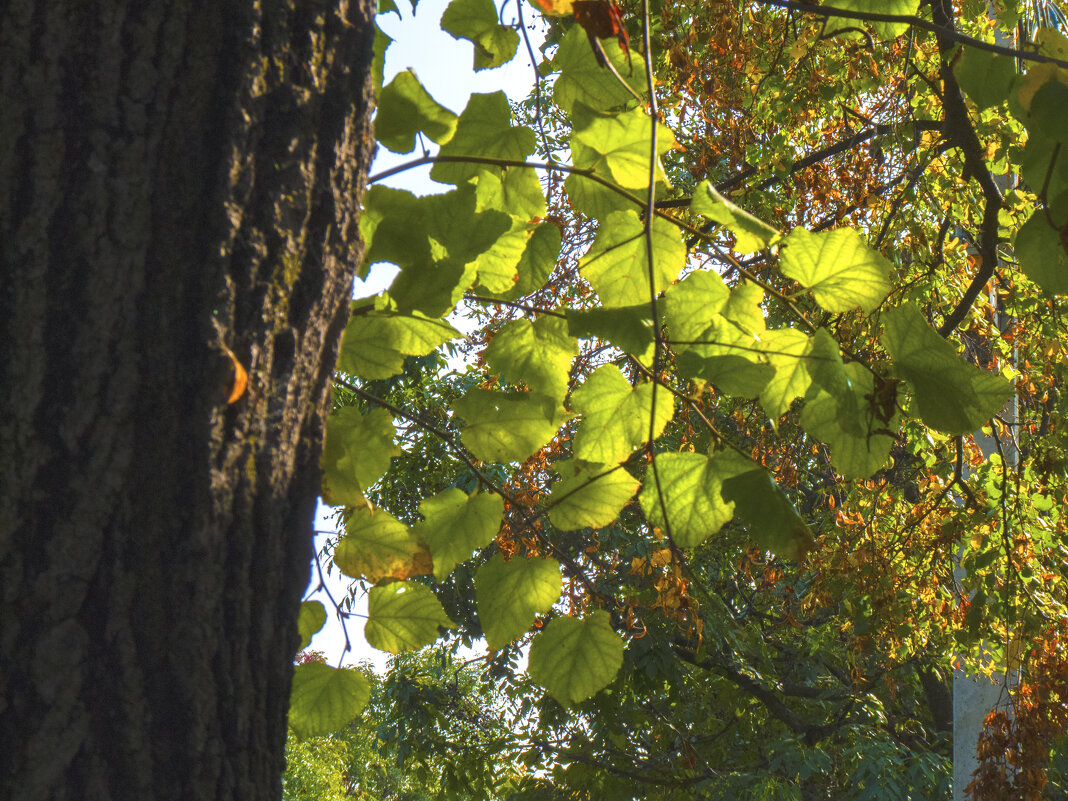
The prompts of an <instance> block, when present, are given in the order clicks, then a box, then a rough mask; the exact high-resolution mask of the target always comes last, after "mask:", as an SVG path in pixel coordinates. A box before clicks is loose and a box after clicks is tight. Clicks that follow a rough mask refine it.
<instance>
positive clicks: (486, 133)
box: [430, 92, 534, 184]
mask: <svg viewBox="0 0 1068 801" xmlns="http://www.w3.org/2000/svg"><path fill="white" fill-rule="evenodd" d="M511 119H512V117H511V109H510V107H509V106H508V98H507V97H506V96H505V94H504V92H494V93H493V94H485V95H483V94H473V95H471V99H470V100H469V101H468V102H467V108H465V109H464V112H463V114H461V115H460V120H459V122H458V123H457V124H456V133H455V134H453V137H452V139H450V140H449V141H448V142H446V143H445V144H444V145H442V147H441V150H440V152H439V153H438V155H439V157H440V156H474V157H479V158H494V159H507V160H514V161H523V160H524V159H526V157H527V156H528V155H530V154H531V153H533V152H534V132H533V131H532V130H530V128H513V127H512V124H511ZM486 169H487V165H485V164H462V163H453V164H449V163H446V162H438V163H437V164H435V165H434V167H433V169H431V170H430V177H431V178H432V179H433V180H435V181H440V182H441V183H444V184H462V183H463V182H464V181H467V180H468V179H470V178H475V177H477V176H478V174H479V172H481V171H483V170H486Z"/></svg>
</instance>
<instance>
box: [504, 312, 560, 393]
mask: <svg viewBox="0 0 1068 801" xmlns="http://www.w3.org/2000/svg"><path fill="white" fill-rule="evenodd" d="M577 355H578V343H577V342H576V341H575V338H574V337H572V336H570V334H569V333H568V330H567V321H566V320H562V319H560V318H559V317H553V316H550V315H543V316H541V317H539V318H538V319H537V320H536V321H535V322H533V323H531V322H530V320H512V321H510V322H508V323H506V324H505V325H504V327H503V328H501V330H500V331H499V332H498V334H497V335H496V336H495V337H494V338H493V341H492V342H490V344H489V346H487V348H486V352H485V359H486V364H488V365H489V366H490V368H491V369H492V370H494V371H495V372H497V373H499V374H500V376H501V378H503V379H504V380H505V381H507V382H509V383H512V384H517V383H522V384H525V385H526V386H527V387H528V388H530V389H531V390H533V391H534V392H537V393H540V394H542V395H547V396H549V397H551V398H558V399H559V400H561V401H562V400H563V399H564V395H566V394H567V382H568V374H569V371H570V369H571V362H572V360H573V359H574V358H575V357H576V356H577Z"/></svg>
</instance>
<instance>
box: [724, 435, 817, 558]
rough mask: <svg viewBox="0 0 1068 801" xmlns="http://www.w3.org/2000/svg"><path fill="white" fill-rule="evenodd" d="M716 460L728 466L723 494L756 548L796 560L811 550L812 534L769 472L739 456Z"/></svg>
mask: <svg viewBox="0 0 1068 801" xmlns="http://www.w3.org/2000/svg"><path fill="white" fill-rule="evenodd" d="M714 459H715V460H716V461H717V462H720V463H726V465H725V469H724V474H727V473H732V474H733V475H731V476H730V477H729V478H724V479H723V489H722V492H721V494H722V496H723V500H724V501H726V502H727V503H728V504H734V516H735V518H737V519H739V520H741V522H743V523H744V524H745V527H746V530H747V531H748V532H749V535H750V537H752V540H753V542H754V543H755V544H756V545H757V546H759V547H760V548H762V549H763V550H765V551H771V552H772V553H775V554H777V555H779V556H781V557H782V558H784V559H793V560H796V559H800V558H801V557H802V556H804V555H805V554H806V553H807V552H808V551H810V550H811V549H812V546H813V545H814V543H815V541H814V540H813V538H812V532H811V531H810V530H809V528H808V526H807V525H805V521H804V520H802V519H801V516H800V515H799V514H798V513H797V509H795V508H794V505H793V504H792V503H790V501H789V499H788V498H787V497H786V496H785V495H784V494H783V492H782V490H781V489H780V488H779V485H778V484H776V483H775V481H774V479H772V477H771V475H770V474H769V473H768V471H767V470H765V469H764V468H763V467H761V466H760V465H758V464H757V463H756V462H754V461H752V460H750V459H746V458H744V457H742V456H740V455H738V454H736V453H729V452H723V453H720V454H717V455H716V456H715V457H714Z"/></svg>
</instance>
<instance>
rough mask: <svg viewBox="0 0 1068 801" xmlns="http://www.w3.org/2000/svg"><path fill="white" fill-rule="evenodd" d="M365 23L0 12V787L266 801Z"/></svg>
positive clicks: (310, 496)
mask: <svg viewBox="0 0 1068 801" xmlns="http://www.w3.org/2000/svg"><path fill="white" fill-rule="evenodd" d="M373 13H374V4H373V3H370V2H368V0H202V1H201V2H196V1H195V0H145V1H144V2H139V3H133V2H120V0H96V1H95V2H89V1H88V0H19V1H13V2H7V3H0V278H2V282H0V457H2V458H0V797H2V798H4V799H12V800H14V799H46V798H47V799H76V800H77V801H94V799H108V800H109V801H112V800H114V801H125V800H126V799H135V800H140V799H146V800H147V799H152V801H165V800H166V799H182V801H197V800H198V799H227V801H230V800H231V799H257V800H258V799H269V798H272V797H278V796H279V795H280V792H281V789H280V788H281V783H280V775H281V771H282V768H283V753H284V752H283V747H284V741H285V731H286V722H285V718H286V708H287V702H288V695H289V684H290V680H291V676H292V666H291V657H292V654H293V652H294V651H295V650H296V647H297V645H298V641H297V633H296V614H297V607H298V604H299V601H300V596H301V593H302V591H303V590H304V588H305V587H306V585H307V580H308V564H309V557H310V555H311V543H312V539H311V527H312V520H313V515H314V509H315V502H316V500H315V499H316V496H317V494H318V488H319V455H320V448H321V441H322V431H323V423H324V419H325V416H326V414H327V413H328V411H329V379H330V375H331V372H332V369H333V366H334V362H335V357H336V350H337V343H338V340H339V338H340V335H341V332H342V330H343V328H344V325H345V322H346V319H347V316H348V300H349V297H350V295H351V286H352V278H353V275H354V273H355V272H356V269H357V266H358V264H359V261H360V258H361V246H360V242H359V235H358V216H359V206H358V204H359V199H360V195H361V192H362V189H363V183H364V180H365V176H366V171H367V166H368V161H369V159H370V157H371V155H372V151H373V139H372V137H371V133H370V127H369V114H370V110H371V107H372V98H371V84H370V64H371V57H372V42H373V27H372V22H371V21H372V16H373ZM231 353H232V354H233V357H234V359H236V361H237V362H239V363H240V364H241V365H242V366H243V368H244V369H246V370H247V373H248V387H247V389H246V390H245V391H244V392H243V393H242V394H241V396H240V397H239V398H238V399H237V400H236V401H234V402H233V403H228V402H227V401H228V397H229V395H230V393H231V390H232V388H233V385H234V383H235V374H236V372H237V371H236V369H235V365H234V359H232V358H231V355H230V354H231Z"/></svg>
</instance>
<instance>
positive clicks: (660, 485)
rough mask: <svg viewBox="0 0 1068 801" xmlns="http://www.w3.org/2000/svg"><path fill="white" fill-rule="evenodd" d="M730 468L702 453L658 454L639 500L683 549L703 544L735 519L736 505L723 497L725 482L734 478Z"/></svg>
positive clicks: (649, 514) (724, 463)
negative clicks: (654, 469)
mask: <svg viewBox="0 0 1068 801" xmlns="http://www.w3.org/2000/svg"><path fill="white" fill-rule="evenodd" d="M729 467H730V464H729V463H728V462H726V461H723V460H717V459H715V458H710V457H708V456H705V455H703V454H700V453H660V454H657V456H656V472H655V473H654V472H653V468H651V467H650V469H649V470H648V471H647V472H646V476H645V486H644V487H642V492H641V496H640V498H639V500H640V501H641V505H642V509H644V510H645V516H646V517H647V518H648V519H649V522H650V523H651V524H652V525H654V526H657V527H659V528H660V529H662V530H663V531H665V532H667V531H670V533H671V537H672V539H673V540H674V542H675V544H676V545H678V546H679V547H680V548H694V547H696V546H698V545H700V544H701V543H702V542H703V541H704V540H705V539H706V538H707V537H709V536H711V535H712V534H715V533H716V532H717V531H719V530H720V529H721V528H722V527H723V526H724V524H726V523H727V522H728V521H729V520H730V519H731V518H732V517H733V516H734V504H733V503H730V502H728V501H725V500H724V499H723V495H722V489H723V480H724V478H729V477H730V476H731V475H732V473H731V472H730V470H729V469H728V468H729ZM658 477H659V481H658ZM661 496H662V497H663V504H661ZM665 512H666V515H665Z"/></svg>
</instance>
